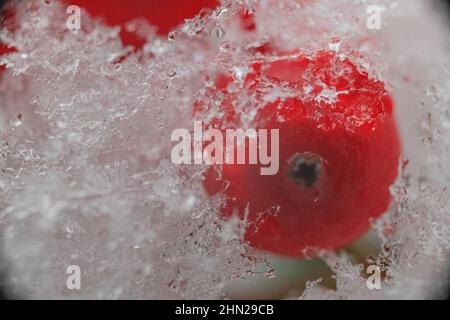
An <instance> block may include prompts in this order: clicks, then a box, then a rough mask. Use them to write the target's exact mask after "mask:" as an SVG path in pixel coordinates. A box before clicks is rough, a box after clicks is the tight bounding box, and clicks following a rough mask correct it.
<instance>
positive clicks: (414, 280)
mask: <svg viewBox="0 0 450 320" xmlns="http://www.w3.org/2000/svg"><path fill="white" fill-rule="evenodd" d="M242 5H244V6H246V7H247V9H248V10H249V12H253V13H254V17H255V21H256V25H257V26H258V27H257V29H256V30H255V31H252V32H246V33H243V32H239V31H238V30H237V29H236V27H235V26H236V19H237V15H236V13H237V12H238V11H239V10H240V9H241V7H242ZM368 5H379V6H382V7H384V8H385V10H384V11H383V15H382V21H383V24H382V28H381V29H380V30H368V29H367V28H366V20H367V14H366V8H367V6H368ZM14 6H15V7H16V9H17V20H18V21H20V24H19V25H18V27H17V28H16V29H14V30H12V29H8V28H4V29H3V30H2V31H1V32H0V39H1V40H2V41H3V42H5V43H7V44H9V45H10V46H12V47H15V48H16V49H17V52H15V53H11V54H9V55H7V56H3V57H2V58H0V61H1V63H3V64H5V65H6V66H7V67H8V70H7V71H6V72H4V73H3V74H2V75H0V168H1V175H0V232H1V240H2V247H3V248H2V250H3V252H2V255H3V256H4V258H5V260H6V265H7V271H8V286H9V288H10V289H11V291H12V292H13V293H14V294H16V295H19V296H28V297H32V298H103V299H105V298H140V299H143V298H158V299H161V298H221V297H224V295H225V290H224V288H225V287H226V285H227V284H228V283H229V282H230V281H236V280H242V279H246V278H250V277H251V276H254V275H260V276H262V277H272V276H273V270H272V266H271V264H270V262H269V260H268V258H267V257H266V256H265V254H263V253H259V252H255V251H253V250H252V249H251V248H250V247H249V246H248V245H247V244H246V243H245V242H244V241H243V230H244V228H245V222H243V221H239V220H237V219H231V220H229V221H223V220H221V219H220V218H219V216H218V214H217V211H218V208H219V207H220V205H221V200H222V199H221V198H220V197H218V198H216V199H209V198H208V197H207V196H206V195H205V193H204V191H203V188H202V173H203V172H204V170H205V169H206V167H203V166H185V167H183V166H178V165H174V164H172V163H171V162H170V148H171V142H170V133H171V132H172V131H173V130H174V129H175V128H183V127H184V128H190V127H192V121H193V115H192V106H193V105H194V104H195V102H198V101H200V102H201V103H202V105H203V106H204V107H206V106H209V108H207V109H206V110H203V112H204V114H202V116H204V119H205V121H210V120H212V119H214V118H215V117H220V116H221V114H220V111H219V107H220V102H221V101H222V99H223V97H221V96H220V94H218V93H217V92H216V93H215V95H214V96H213V95H212V94H211V92H210V91H208V89H210V88H212V87H213V86H214V82H213V81H212V80H211V79H214V78H215V76H216V72H217V70H232V76H233V81H232V83H230V84H229V90H230V92H232V91H233V90H235V91H237V90H238V89H239V88H240V86H242V80H243V78H245V75H246V74H247V73H248V72H249V70H248V66H249V65H250V62H253V61H255V59H259V58H260V54H259V53H257V52H255V51H257V49H258V48H261V47H262V46H263V45H265V44H267V43H271V44H272V45H273V46H274V47H276V48H277V49H278V50H281V51H285V52H286V51H289V50H292V49H296V48H303V49H304V50H306V51H307V52H314V50H316V49H320V48H330V49H332V50H334V51H336V52H338V53H339V54H341V55H342V57H346V56H351V57H352V59H354V60H356V62H358V64H359V65H360V66H363V67H364V68H367V69H368V70H370V75H371V76H372V77H376V78H380V79H382V80H383V81H385V82H386V83H387V85H388V86H389V89H390V90H391V91H392V92H393V94H394V96H395V101H396V104H397V109H396V112H397V118H398V122H399V125H400V129H401V134H402V140H403V144H404V145H403V147H404V158H405V159H404V160H408V161H409V163H408V165H407V166H406V167H405V168H404V170H403V171H402V174H401V176H400V177H399V179H398V181H397V183H396V184H395V185H394V186H393V187H392V193H393V195H394V197H395V203H394V204H393V205H392V208H391V209H390V211H389V213H388V214H387V215H385V216H384V217H383V218H382V219H380V220H379V221H374V230H375V232H376V233H378V234H379V236H380V238H381V239H382V243H381V244H380V246H379V252H378V253H377V254H376V255H375V256H372V257H367V259H365V261H363V263H360V262H358V261H355V259H353V257H352V256H351V254H349V253H347V254H345V253H341V252H337V253H331V252H326V253H321V255H320V256H321V258H322V260H323V261H325V263H326V264H327V265H328V266H329V268H330V270H331V272H332V273H333V277H334V281H335V283H336V288H334V289H330V288H327V287H326V285H325V284H324V282H325V281H324V280H323V279H321V278H319V277H317V278H314V277H312V278H310V279H309V280H308V282H307V283H306V290H305V292H304V293H301V294H298V295H297V296H296V297H301V298H303V299H308V298H326V299H349V298H359V299H361V298H367V299H381V298H429V297H433V296H436V295H437V294H438V293H439V290H440V289H441V286H442V285H444V284H445V281H444V279H445V276H446V270H445V264H446V262H447V260H448V254H449V250H450V230H449V228H450V216H449V208H450V194H449V192H450V191H449V190H448V182H449V179H450V165H449V161H448V159H449V156H450V154H449V153H450V149H449V145H450V125H449V123H450V122H449V121H450V119H449V113H448V112H449V107H450V96H449V92H450V80H449V79H450V61H449V56H450V54H449V53H450V52H449V48H448V40H449V32H450V31H449V30H447V29H448V27H447V26H446V25H445V23H446V22H445V21H444V19H443V18H442V19H441V17H440V16H439V14H438V13H437V10H436V8H434V7H432V6H431V5H430V2H429V1H426V0H421V1H419V0H418V1H407V0H400V1H396V2H395V5H393V4H391V2H390V1H387V0H373V1H365V0H339V1H337V0H336V1H326V0H317V1H302V0H298V1H294V0H279V1H278V0H277V1H275V0H273V1H272V0H267V1H262V0H261V1H256V0H253V1H222V5H221V7H220V8H218V9H216V10H214V11H209V10H208V11H202V12H201V14H200V15H199V16H197V17H195V18H193V19H191V20H188V21H187V22H186V23H185V24H184V25H183V26H181V27H180V28H178V29H176V30H174V31H173V32H171V33H170V34H169V36H168V37H166V38H163V37H159V36H157V35H156V33H155V32H154V29H153V27H151V26H149V25H147V23H145V22H143V21H140V20H135V21H131V22H130V23H129V24H127V26H126V28H127V31H129V32H135V33H137V34H138V35H139V36H140V37H141V38H144V39H145V40H146V43H145V45H144V47H143V49H142V50H141V51H137V52H135V51H133V50H132V49H131V48H129V47H124V46H123V45H122V43H121V41H120V38H119V29H118V28H110V27H107V26H105V25H103V24H102V23H101V22H99V21H96V20H93V19H91V18H90V17H89V16H88V14H87V13H86V12H83V27H82V30H80V31H79V32H77V33H73V32H71V31H70V30H67V29H66V27H65V19H66V18H67V16H66V14H65V10H64V9H65V8H64V6H63V5H62V2H59V1H48V0H47V1H40V0H31V1H16V2H14ZM280 17H283V18H282V19H280ZM368 35H370V36H368ZM430 35H433V36H430ZM337 38H338V39H339V41H337V40H336V39H337ZM351 48H352V49H351ZM342 72H344V71H342ZM310 90H311V89H310V88H308V87H305V88H304V93H305V95H308V93H309V91H310ZM290 94H291V93H290V92H289V91H288V89H286V91H284V88H279V91H275V90H272V91H271V92H268V93H267V99H269V100H270V99H272V100H274V99H275V98H276V97H280V96H286V97H287V96H289V95H290ZM338 94H342V93H341V92H333V91H332V89H331V88H324V91H323V93H322V96H321V98H322V99H327V100H333V99H334V98H335V97H336V95H338ZM236 108H237V110H238V111H239V113H240V114H242V120H243V122H244V123H245V122H250V121H251V120H252V119H253V117H254V115H255V110H254V97H242V99H241V102H240V105H239V106H236ZM252 108H253V110H251V109H252ZM280 120H282V119H280ZM370 263H376V264H377V265H380V266H381V267H382V271H383V289H382V290H368V289H367V287H366V275H365V273H364V270H365V269H364V267H365V266H366V265H367V264H370ZM70 265H78V266H80V268H81V270H82V274H83V277H82V286H83V290H80V291H70V290H68V289H67V288H66V287H65V283H66V277H67V274H66V269H67V267H68V266H70ZM261 266H262V269H263V271H262V272H261V271H260V269H261Z"/></svg>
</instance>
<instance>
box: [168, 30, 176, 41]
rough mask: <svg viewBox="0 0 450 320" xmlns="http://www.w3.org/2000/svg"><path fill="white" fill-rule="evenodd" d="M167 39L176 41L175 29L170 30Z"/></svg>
mask: <svg viewBox="0 0 450 320" xmlns="http://www.w3.org/2000/svg"><path fill="white" fill-rule="evenodd" d="M167 40H169V41H170V42H172V41H175V31H171V32H169V34H168V35H167Z"/></svg>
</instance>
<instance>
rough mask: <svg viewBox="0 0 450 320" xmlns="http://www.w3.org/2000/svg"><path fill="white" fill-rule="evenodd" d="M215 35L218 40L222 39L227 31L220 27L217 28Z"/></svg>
mask: <svg viewBox="0 0 450 320" xmlns="http://www.w3.org/2000/svg"><path fill="white" fill-rule="evenodd" d="M214 35H215V36H216V38H217V39H222V38H223V37H224V36H225V30H223V29H222V28H221V27H220V26H217V27H216V28H215V30H214Z"/></svg>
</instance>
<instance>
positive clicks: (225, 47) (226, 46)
mask: <svg viewBox="0 0 450 320" xmlns="http://www.w3.org/2000/svg"><path fill="white" fill-rule="evenodd" d="M230 48H231V43H230V42H229V41H224V42H222V43H221V45H220V47H219V50H220V51H221V52H227V51H228V50H230Z"/></svg>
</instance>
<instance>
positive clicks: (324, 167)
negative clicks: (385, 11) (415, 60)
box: [205, 51, 400, 257]
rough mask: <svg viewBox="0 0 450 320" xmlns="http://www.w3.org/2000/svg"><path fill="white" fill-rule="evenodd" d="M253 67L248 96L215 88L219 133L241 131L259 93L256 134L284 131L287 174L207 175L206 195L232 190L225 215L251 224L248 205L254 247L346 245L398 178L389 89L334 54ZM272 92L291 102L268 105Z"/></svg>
mask: <svg viewBox="0 0 450 320" xmlns="http://www.w3.org/2000/svg"><path fill="white" fill-rule="evenodd" d="M250 69H251V71H250V72H249V73H248V75H247V76H246V78H245V80H244V82H243V86H242V87H243V88H242V91H244V92H242V91H241V92H236V90H230V92H229V90H227V89H226V88H227V86H226V85H224V84H223V83H222V89H217V90H219V91H221V93H222V94H223V95H224V99H223V103H222V108H223V111H224V112H225V114H226V116H225V119H226V120H225V121H226V123H222V124H221V126H222V127H224V126H227V125H228V124H230V123H232V124H233V126H235V125H239V123H240V121H239V117H237V114H239V112H238V110H239V107H238V106H239V105H242V97H243V96H246V97H248V96H253V97H254V99H255V102H254V103H253V105H252V108H257V110H258V111H257V114H256V117H255V118H254V119H253V120H252V121H251V123H250V125H249V127H253V128H256V129H262V128H264V129H279V136H280V146H279V148H280V149H279V150H280V157H279V159H280V169H279V171H278V174H276V175H273V176H263V175H261V174H260V168H261V166H260V165H230V164H224V165H223V172H222V176H221V177H218V176H217V174H215V170H209V171H208V173H207V175H206V179H205V188H206V190H207V191H208V193H209V194H210V195H214V194H216V193H217V192H218V190H219V189H221V188H222V189H225V193H226V196H227V198H226V202H225V204H224V206H223V208H222V214H223V215H224V216H225V217H229V216H231V215H232V214H233V213H234V212H239V215H240V216H241V218H244V215H245V213H246V208H247V210H248V211H247V213H248V217H247V218H248V221H249V226H248V228H247V230H246V240H248V241H249V242H250V243H251V244H252V245H253V246H254V247H257V248H261V249H265V250H269V251H272V252H274V253H279V254H283V255H288V256H294V257H301V256H304V250H305V249H307V248H308V247H313V248H320V249H336V248H340V247H343V246H345V245H346V244H347V243H349V242H350V241H352V240H355V239H356V238H358V237H359V236H361V235H362V234H363V233H364V232H366V231H367V230H368V229H369V227H370V220H371V218H376V217H378V216H380V215H381V214H382V213H383V212H385V211H386V209H387V208H388V205H389V203H390V199H391V196H390V193H389V186H390V185H391V184H392V183H393V182H394V180H395V178H396V176H397V166H398V160H399V157H400V144H399V138H398V134H397V130H396V124H395V121H394V118H393V115H392V108H393V103H392V100H391V98H390V97H389V95H388V93H387V92H386V89H385V87H384V84H383V83H382V82H381V81H378V80H374V79H372V78H371V77H369V75H368V73H367V72H366V71H365V70H364V68H363V67H362V66H359V65H357V64H356V63H354V62H352V60H350V58H342V57H340V55H339V54H337V53H335V52H332V51H319V52H316V53H314V54H311V55H305V54H292V55H289V56H283V57H278V58H276V59H270V58H267V59H265V60H264V61H261V62H258V63H255V64H253V65H251V66H250ZM222 82H223V77H222ZM274 92H284V94H282V95H283V96H284V97H282V98H281V97H280V98H275V99H273V98H272V100H270V99H269V96H271V95H273V93H274ZM247 111H248V110H247ZM217 121H218V120H217V119H216V125H217ZM240 125H244V124H243V123H240ZM269 150H270V148H269Z"/></svg>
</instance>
